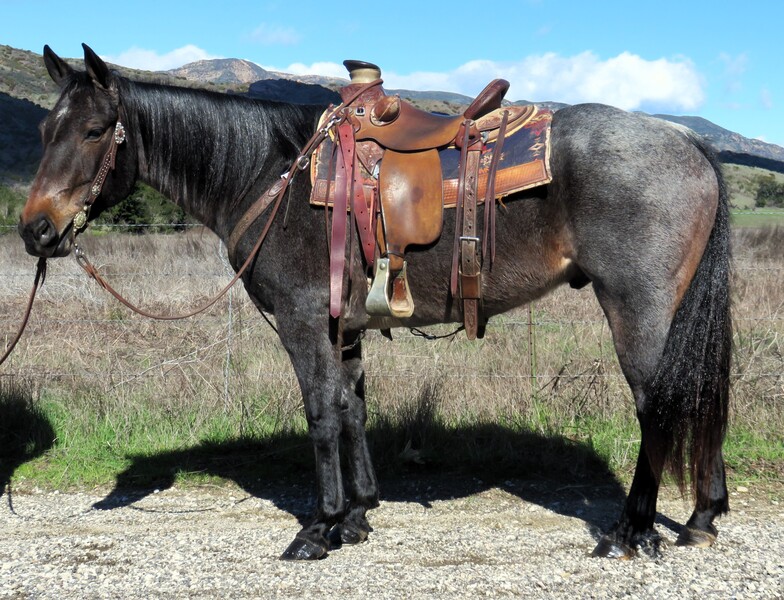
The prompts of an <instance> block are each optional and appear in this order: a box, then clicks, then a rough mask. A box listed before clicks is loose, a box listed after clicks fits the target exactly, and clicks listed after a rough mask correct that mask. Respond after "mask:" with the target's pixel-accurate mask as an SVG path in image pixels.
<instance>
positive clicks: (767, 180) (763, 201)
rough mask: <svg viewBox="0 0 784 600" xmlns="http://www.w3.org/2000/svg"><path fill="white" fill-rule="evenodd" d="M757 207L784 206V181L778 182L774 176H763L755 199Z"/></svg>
mask: <svg viewBox="0 0 784 600" xmlns="http://www.w3.org/2000/svg"><path fill="white" fill-rule="evenodd" d="M754 205H755V206H756V207H757V208H763V207H778V208H782V207H784V183H777V182H776V180H775V178H774V177H772V176H771V177H761V178H760V180H759V185H758V186H757V194H756V197H755V199H754Z"/></svg>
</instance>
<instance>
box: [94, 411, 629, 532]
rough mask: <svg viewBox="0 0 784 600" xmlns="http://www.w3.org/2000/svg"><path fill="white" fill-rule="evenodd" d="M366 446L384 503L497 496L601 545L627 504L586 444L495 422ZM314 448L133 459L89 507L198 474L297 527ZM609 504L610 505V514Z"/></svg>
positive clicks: (242, 446)
mask: <svg viewBox="0 0 784 600" xmlns="http://www.w3.org/2000/svg"><path fill="white" fill-rule="evenodd" d="M414 437H415V438H416V437H417V436H414ZM368 438H369V441H370V444H371V453H372V455H373V456H374V460H375V465H376V468H377V472H378V477H379V483H380V487H381V500H382V501H386V502H417V503H420V504H422V505H423V506H425V507H428V506H430V505H431V504H432V503H433V502H436V501H438V500H446V499H453V498H462V497H466V496H470V495H472V494H476V493H480V492H482V491H485V490H488V489H490V488H501V489H503V490H505V491H507V492H508V493H511V494H514V495H516V496H518V497H520V498H521V499H523V500H525V501H527V502H530V503H532V504H537V505H540V506H542V507H546V508H547V509H549V510H553V511H555V512H557V513H559V514H562V515H565V516H570V517H574V518H578V519H581V520H583V521H584V522H585V523H586V525H587V527H588V528H589V530H590V531H591V533H592V534H593V535H594V536H595V537H598V536H599V535H600V533H601V532H602V531H604V530H605V529H606V528H607V527H608V526H609V525H610V524H611V523H612V520H613V517H614V516H617V512H618V511H619V509H620V506H621V502H622V501H623V498H624V490H623V486H622V484H621V482H620V481H619V479H618V478H617V477H616V476H615V474H613V473H612V471H611V470H610V468H609V466H608V465H607V463H606V461H605V460H603V459H602V458H601V457H600V456H599V455H598V454H597V453H596V452H595V450H594V449H593V448H592V447H591V446H590V444H589V443H586V442H574V441H570V440H568V439H565V438H562V437H558V436H549V435H542V434H539V433H533V432H521V431H518V430H516V429H511V428H507V427H503V426H501V425H495V424H487V425H474V426H469V427H458V428H454V427H443V426H440V425H433V424H431V425H430V426H429V428H428V431H427V439H426V443H421V442H422V440H421V439H420V440H419V443H415V444H412V437H411V430H410V428H407V427H405V426H392V425H389V424H381V425H377V426H376V427H372V428H370V429H369V431H368ZM412 445H414V447H413V448H412ZM311 448H312V446H311V443H310V440H309V438H308V437H307V435H304V434H293V433H284V434H278V435H276V436H274V437H273V438H271V439H265V440H263V441H260V440H254V439H242V440H237V441H234V442H221V443H210V442H204V443H201V444H198V445H196V446H193V447H191V448H187V449H183V450H177V451H171V452H161V453H157V454H152V455H138V456H130V457H129V459H130V460H131V464H130V465H129V466H128V468H126V469H125V470H124V471H123V472H121V473H120V474H118V475H117V478H116V482H115V486H114V489H113V490H111V491H110V492H109V493H108V494H107V495H106V497H105V498H103V499H102V500H100V501H98V502H96V503H95V505H94V507H95V508H97V509H102V510H111V509H114V508H118V507H124V506H130V505H132V504H133V503H134V502H137V501H138V500H141V499H142V498H144V497H145V496H147V495H149V494H151V493H153V492H154V491H155V490H163V489H166V488H169V487H171V486H172V485H173V484H174V483H175V481H176V480H177V478H178V476H179V475H180V474H182V473H194V472H198V473H202V474H204V475H209V476H216V477H219V478H222V479H226V480H231V481H234V482H235V483H236V484H237V485H238V486H240V487H241V488H242V489H243V490H245V491H246V492H247V493H248V494H250V495H252V496H255V497H258V498H264V499H267V500H269V501H271V502H272V503H273V504H274V505H275V506H277V507H278V508H279V509H281V510H284V511H286V512H288V513H290V514H291V515H293V516H295V517H296V518H297V519H298V520H299V522H300V523H301V524H302V525H303V526H304V525H305V524H307V523H308V521H309V519H310V517H311V516H312V510H313V508H314V506H315V498H316V495H315V492H316V490H315V484H314V483H313V482H314V477H315V474H314V472H313V464H312V461H313V454H312V450H311ZM608 501H609V504H611V505H612V507H613V508H612V511H611V512H610V513H608V511H607V510H606V508H607V505H608ZM602 507H604V508H602Z"/></svg>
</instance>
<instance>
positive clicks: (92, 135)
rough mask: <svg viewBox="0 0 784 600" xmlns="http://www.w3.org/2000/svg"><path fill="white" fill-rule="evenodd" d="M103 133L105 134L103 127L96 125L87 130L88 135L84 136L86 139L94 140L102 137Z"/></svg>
mask: <svg viewBox="0 0 784 600" xmlns="http://www.w3.org/2000/svg"><path fill="white" fill-rule="evenodd" d="M102 135H103V129H101V128H99V127H94V128H93V129H91V130H90V131H88V132H87V135H86V136H84V139H86V140H88V141H94V140H98V139H100V138H101V136H102Z"/></svg>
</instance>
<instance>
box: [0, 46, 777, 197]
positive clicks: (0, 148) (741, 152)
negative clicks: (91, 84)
mask: <svg viewBox="0 0 784 600" xmlns="http://www.w3.org/2000/svg"><path fill="white" fill-rule="evenodd" d="M69 62H71V63H72V64H73V65H74V66H75V67H77V68H81V66H82V64H83V63H82V61H81V59H78V60H77V59H74V60H69ZM112 68H115V69H116V70H117V71H118V72H119V73H120V74H121V75H124V76H126V77H130V78H132V79H137V80H139V79H141V80H145V81H154V82H159V83H169V84H174V85H180V86H185V87H199V88H206V89H211V90H215V91H220V92H228V93H236V94H243V95H247V96H250V97H253V98H263V99H269V100H275V101H284V102H293V103H300V104H329V103H337V102H339V96H338V94H337V93H336V91H337V90H338V88H339V87H340V86H342V85H344V84H345V83H347V79H341V78H335V77H321V76H317V75H304V76H303V75H293V74H288V73H279V72H276V71H269V70H267V69H264V68H262V67H260V66H258V65H256V64H254V63H252V62H250V61H247V60H240V59H215V60H203V61H198V62H195V63H190V64H187V65H185V66H183V67H180V68H179V69H172V70H170V71H161V72H149V71H139V70H134V69H127V68H124V67H118V66H113V67H112ZM388 92H389V93H398V94H400V95H401V96H402V97H404V98H407V99H409V100H410V101H411V102H413V103H414V104H416V105H417V106H419V107H420V108H422V109H424V110H429V111H432V112H441V113H446V114H455V113H458V112H460V111H461V110H462V109H464V108H465V107H466V106H467V105H468V104H469V103H470V102H471V100H472V98H470V97H468V96H464V95H461V94H455V93H451V92H438V91H411V90H391V89H390V90H388ZM58 93H59V90H58V89H57V87H56V86H55V85H54V84H53V83H52V82H51V80H50V79H49V76H48V75H47V73H46V68H45V67H44V64H43V59H42V57H41V55H40V54H36V53H34V52H28V51H25V50H18V49H16V48H11V47H10V46H3V45H0V182H2V181H15V182H22V183H23V182H26V181H30V179H31V178H32V175H33V174H34V172H35V169H36V167H37V163H38V161H39V160H40V153H41V150H40V141H39V137H38V131H37V124H38V122H40V120H41V119H42V118H43V116H44V115H45V114H46V111H47V110H49V109H51V108H52V106H54V103H55V101H56V99H57V97H58ZM515 104H526V102H522V101H521V102H515ZM537 104H538V105H540V106H545V107H547V108H551V109H552V110H558V109H560V108H563V107H564V106H566V105H565V104H562V103H557V102H538V103H537ZM654 116H656V117H658V118H661V119H665V120H668V121H673V122H675V123H680V124H682V125H686V126H687V127H690V128H691V129H693V130H695V131H696V132H697V133H699V134H701V135H703V136H705V137H706V138H707V139H708V141H710V142H711V143H712V144H713V145H714V147H715V148H716V149H717V150H718V151H719V158H720V159H721V160H722V161H723V162H729V163H737V164H744V165H751V166H757V167H762V168H764V169H768V170H773V171H779V172H784V148H782V147H781V146H777V145H775V144H768V143H765V142H762V141H760V140H753V139H749V138H746V137H743V136H742V135H740V134H738V133H735V132H732V131H729V130H727V129H724V128H723V127H720V126H718V125H716V124H714V123H711V122H710V121H708V120H706V119H703V118H701V117H691V116H672V115H654Z"/></svg>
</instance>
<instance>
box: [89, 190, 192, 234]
mask: <svg viewBox="0 0 784 600" xmlns="http://www.w3.org/2000/svg"><path fill="white" fill-rule="evenodd" d="M96 222H97V223H103V224H108V225H124V226H129V227H128V229H129V231H130V232H132V233H150V232H156V231H158V232H162V231H175V230H180V229H183V226H184V225H185V224H186V223H190V222H192V221H191V220H190V219H189V218H188V216H187V215H186V214H185V211H183V210H182V209H181V208H180V207H179V206H177V205H176V204H174V203H173V202H171V201H170V200H169V199H168V198H166V197H165V196H163V195H162V194H160V193H158V192H157V191H156V190H154V189H152V188H151V187H149V186H147V185H144V184H143V183H137V184H136V186H135V187H134V190H133V192H132V193H131V195H130V196H128V197H127V198H126V199H125V200H123V201H122V202H120V203H119V204H117V205H116V206H113V207H112V208H110V209H109V210H107V211H106V212H104V213H103V214H102V215H101V217H100V218H99V219H98V220H97V221H96ZM135 225H136V226H139V227H134V226H135ZM142 226H144V227H142Z"/></svg>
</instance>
